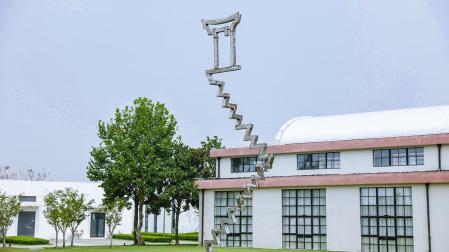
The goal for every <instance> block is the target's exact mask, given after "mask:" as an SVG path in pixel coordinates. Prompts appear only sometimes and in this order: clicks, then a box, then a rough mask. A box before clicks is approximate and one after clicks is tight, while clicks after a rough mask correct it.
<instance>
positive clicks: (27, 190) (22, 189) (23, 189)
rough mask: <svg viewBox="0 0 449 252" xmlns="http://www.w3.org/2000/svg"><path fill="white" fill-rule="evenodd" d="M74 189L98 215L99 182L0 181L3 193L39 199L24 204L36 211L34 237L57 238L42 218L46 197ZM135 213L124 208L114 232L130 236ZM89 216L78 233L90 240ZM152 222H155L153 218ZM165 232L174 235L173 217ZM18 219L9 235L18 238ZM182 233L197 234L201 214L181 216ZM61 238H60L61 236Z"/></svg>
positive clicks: (167, 217) (100, 199)
mask: <svg viewBox="0 0 449 252" xmlns="http://www.w3.org/2000/svg"><path fill="white" fill-rule="evenodd" d="M66 187H71V188H73V189H77V190H78V191H79V192H80V193H84V194H86V196H87V199H88V200H91V199H93V200H95V204H94V209H93V210H91V211H90V212H98V206H99V205H100V204H101V202H102V198H103V189H102V188H100V187H99V183H91V182H54V181H21V180H0V192H5V193H6V194H7V195H23V196H36V202H22V210H23V211H35V212H36V219H35V237H40V238H45V239H54V238H55V232H54V230H53V228H52V227H51V226H50V225H49V224H48V223H47V220H46V219H45V217H44V215H43V210H44V202H43V200H44V197H45V195H47V194H48V193H49V192H51V191H54V190H58V189H64V188H66ZM133 216H134V213H133V210H132V209H130V210H127V209H125V210H124V211H123V214H122V222H121V225H120V226H118V227H117V228H116V230H115V233H131V232H132V230H133V221H134V219H133ZM90 220H91V217H90V215H89V216H88V217H87V218H86V220H84V221H83V222H82V223H81V225H80V226H79V228H78V231H81V230H82V231H83V235H82V237H81V238H82V239H88V238H90ZM151 220H152V219H151ZM162 221H163V218H162V216H160V217H159V218H158V222H160V223H159V225H160V226H159V225H158V232H162V226H163V223H162ZM165 221H166V223H165V225H166V232H167V233H170V232H171V216H170V215H169V214H167V215H166V219H165ZM17 225H18V223H17V217H15V218H14V223H13V224H12V225H11V227H10V229H9V230H8V233H7V235H8V236H14V235H17ZM152 227H153V226H152V225H149V230H150V231H152ZM179 227H180V232H183V233H184V232H194V231H197V230H198V213H197V210H194V209H192V210H190V211H188V212H186V213H182V214H181V216H180V226H179ZM105 229H106V230H105V237H107V227H105ZM60 236H61V235H60Z"/></svg>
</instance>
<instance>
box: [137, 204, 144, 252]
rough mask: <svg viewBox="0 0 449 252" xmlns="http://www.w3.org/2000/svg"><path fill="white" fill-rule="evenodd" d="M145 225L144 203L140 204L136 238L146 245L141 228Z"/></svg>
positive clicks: (139, 242)
mask: <svg viewBox="0 0 449 252" xmlns="http://www.w3.org/2000/svg"><path fill="white" fill-rule="evenodd" d="M142 225H143V204H140V205H139V221H138V225H137V229H136V238H137V242H138V244H139V245H145V241H144V240H143V238H142V234H141V230H142Z"/></svg>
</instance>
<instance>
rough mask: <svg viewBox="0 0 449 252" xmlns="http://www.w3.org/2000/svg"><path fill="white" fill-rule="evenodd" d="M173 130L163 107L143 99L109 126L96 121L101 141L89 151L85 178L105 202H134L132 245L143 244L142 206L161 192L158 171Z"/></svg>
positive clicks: (171, 118)
mask: <svg viewBox="0 0 449 252" xmlns="http://www.w3.org/2000/svg"><path fill="white" fill-rule="evenodd" d="M176 127H177V126H176V120H175V118H174V116H173V115H171V114H170V113H169V111H168V109H167V108H166V107H165V106H164V104H162V103H158V102H156V103H153V102H152V101H151V100H149V99H147V98H137V99H136V100H134V102H133V105H132V106H126V107H125V108H124V109H122V110H120V109H117V110H116V111H115V116H114V118H113V119H111V120H110V121H109V122H108V123H105V122H103V121H100V122H99V123H98V136H99V138H100V140H101V142H100V144H99V146H97V147H93V149H92V151H91V159H90V161H89V164H88V167H87V176H88V178H89V179H90V180H92V181H100V182H101V187H102V188H103V190H104V192H105V200H106V202H109V201H114V200H116V199H118V198H121V199H124V200H125V201H127V202H128V201H132V202H133V207H134V243H135V244H139V245H143V244H145V243H144V241H143V239H142V235H141V232H140V230H141V228H142V225H143V206H144V205H145V204H146V203H147V202H150V201H151V200H152V199H154V198H157V197H159V195H158V194H160V193H161V192H162V189H161V188H162V187H163V185H164V176H161V172H162V171H163V167H164V165H165V163H166V162H167V160H169V159H170V156H171V149H172V144H173V137H174V135H175V133H176Z"/></svg>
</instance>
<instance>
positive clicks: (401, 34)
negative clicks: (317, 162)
mask: <svg viewBox="0 0 449 252" xmlns="http://www.w3.org/2000/svg"><path fill="white" fill-rule="evenodd" d="M447 10H449V1H445V0H432V1H424V0H422V1H420V0H403V1H401V0H398V1H389V0H379V1H355V0H354V1H324V0H323V1H321V0H318V1H317V0H302V1H297V0H291V1H274V0H273V1H249V0H248V1H236V0H233V1H210V0H209V1H181V0H178V1H173V0H165V1H146V0H145V1H144V0H142V1H137V0H132V1H128V0H126V1H125V0H121V1H118V0H96V1H90V0H40V1H34V0H28V1H25V0H1V1H0V165H9V166H11V167H12V168H13V169H16V170H20V169H25V168H31V169H35V170H38V171H39V170H46V171H47V172H49V173H50V177H51V179H52V180H67V181H87V178H86V166H87V162H88V161H89V158H90V154H89V152H90V150H91V149H92V146H96V145H98V144H99V139H98V137H97V123H98V121H99V120H109V119H110V118H111V117H112V116H113V112H114V110H115V108H120V107H123V106H125V105H128V104H130V103H131V102H132V100H134V99H135V98H137V97H148V98H150V99H152V100H154V101H160V102H163V103H165V105H166V106H167V107H168V109H169V110H170V111H171V113H173V114H174V116H175V117H176V119H177V121H178V129H179V130H178V131H179V134H180V135H181V136H182V138H183V140H184V142H185V143H187V144H189V145H190V146H193V147H196V146H198V145H199V143H200V141H202V140H203V139H205V137H206V136H214V135H217V136H219V137H221V138H222V139H223V141H224V144H225V146H226V147H228V148H229V147H241V146H246V145H247V143H246V142H243V141H242V138H243V132H241V131H235V130H234V122H233V121H231V120H229V119H228V111H227V110H225V109H223V108H221V100H220V99H219V98H217V97H215V95H216V88H215V87H212V86H209V85H208V82H207V79H206V76H205V74H204V71H205V69H208V68H211V67H212V66H213V48H212V39H211V38H210V37H209V36H207V34H206V32H205V31H204V30H203V29H202V26H201V19H202V18H207V19H213V18H221V17H226V16H229V15H231V14H233V13H235V12H237V11H239V12H240V13H241V14H242V21H241V23H240V25H239V26H238V28H237V63H238V64H240V65H241V66H242V70H241V71H237V72H233V73H229V74H226V75H223V76H220V79H222V80H225V81H226V83H227V84H226V88H227V91H228V92H230V93H231V95H232V101H233V102H235V103H237V104H238V105H239V110H238V111H239V112H241V113H242V114H243V115H244V121H246V122H252V123H254V124H255V128H254V133H257V134H259V135H260V137H259V139H260V140H261V141H263V142H268V143H274V138H275V135H276V133H277V131H278V129H279V128H280V127H281V126H282V124H283V123H284V122H286V121H287V120H289V119H291V118H292V117H296V116H320V115H332V114H343V113H354V112H365V111H377V110H386V109H398V108H411V107H421V106H433V105H447V104H449V98H448V93H449V15H447ZM222 57H225V56H222Z"/></svg>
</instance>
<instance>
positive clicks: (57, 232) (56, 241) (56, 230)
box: [55, 227, 59, 248]
mask: <svg viewBox="0 0 449 252" xmlns="http://www.w3.org/2000/svg"><path fill="white" fill-rule="evenodd" d="M55 233H56V240H55V248H57V247H58V235H59V231H58V228H57V227H55Z"/></svg>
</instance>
